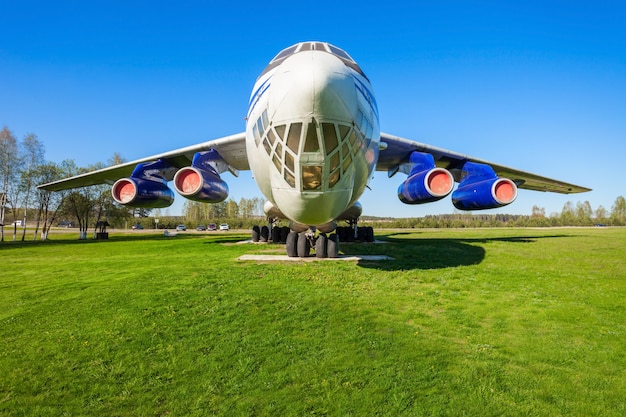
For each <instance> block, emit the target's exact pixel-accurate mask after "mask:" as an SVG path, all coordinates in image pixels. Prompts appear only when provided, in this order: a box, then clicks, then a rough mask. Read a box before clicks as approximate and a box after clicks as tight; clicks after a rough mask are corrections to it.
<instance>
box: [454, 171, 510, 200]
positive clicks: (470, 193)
mask: <svg viewBox="0 0 626 417" xmlns="http://www.w3.org/2000/svg"><path fill="white" fill-rule="evenodd" d="M516 198H517V185H515V183H514V182H513V181H511V180H510V179H507V178H499V177H498V176H497V175H496V173H495V172H494V170H493V168H491V167H490V166H489V165H485V164H478V163H474V162H466V163H465V165H463V179H462V180H461V182H460V183H459V186H458V188H457V189H456V190H455V191H454V192H453V193H452V204H454V207H456V208H458V209H459V210H484V209H492V208H498V207H502V206H506V205H507V204H511V203H512V202H513V201H515V199H516Z"/></svg>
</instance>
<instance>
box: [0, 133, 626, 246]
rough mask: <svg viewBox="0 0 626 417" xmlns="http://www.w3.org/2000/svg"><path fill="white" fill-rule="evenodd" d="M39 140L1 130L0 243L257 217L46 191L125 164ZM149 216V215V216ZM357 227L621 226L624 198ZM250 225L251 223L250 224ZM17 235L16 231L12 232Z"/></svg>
mask: <svg viewBox="0 0 626 417" xmlns="http://www.w3.org/2000/svg"><path fill="white" fill-rule="evenodd" d="M44 155H45V150H44V145H43V142H42V141H41V140H40V139H39V138H38V137H37V135H35V134H33V133H28V134H27V135H25V136H24V137H23V138H22V140H17V139H16V137H15V135H14V134H13V132H11V131H10V130H9V129H8V127H6V126H5V127H4V128H3V129H2V130H1V131H0V241H4V240H5V228H6V227H7V226H10V229H11V230H12V231H13V240H17V239H18V238H19V239H21V240H22V241H23V240H25V238H26V234H27V225H28V228H29V229H31V230H32V231H33V239H34V240H36V239H37V238H38V236H40V239H42V240H45V239H46V238H47V237H48V233H49V230H50V227H51V226H53V225H57V224H59V223H60V222H62V221H63V223H64V224H66V225H72V226H74V227H78V229H79V237H80V238H81V239H86V238H87V234H88V229H89V228H92V227H93V228H94V234H95V233H96V227H97V225H99V224H100V225H102V224H107V225H110V226H113V227H128V226H129V224H136V223H139V224H142V225H143V226H144V227H150V226H151V225H154V217H159V218H160V219H161V220H160V224H159V227H161V228H173V227H175V226H176V224H179V223H187V224H188V225H189V226H191V227H193V226H195V225H197V224H204V223H211V222H213V223H220V222H228V223H229V224H230V225H231V227H249V226H250V225H251V224H260V223H262V222H263V221H264V219H263V204H264V202H265V200H264V199H262V198H259V197H252V198H241V199H240V200H239V201H238V202H236V201H234V200H232V199H228V200H226V201H223V202H221V203H217V204H205V203H200V202H195V201H186V202H185V205H184V208H183V215H182V216H168V215H167V210H166V213H165V215H164V216H162V215H161V210H157V211H156V212H154V213H152V212H151V210H148V209H136V208H129V207H125V206H122V205H119V204H117V203H116V202H115V201H114V200H113V197H112V196H111V192H110V189H111V187H110V186H109V185H95V186H90V187H83V188H79V189H74V190H65V191H58V192H48V191H43V190H39V189H37V185H40V184H44V183H49V182H53V181H55V180H59V179H62V178H66V177H69V176H73V175H78V174H82V173H85V172H89V171H93V170H96V169H101V168H104V167H106V166H110V165H116V164H120V163H123V162H126V161H125V160H124V158H123V157H122V156H121V155H120V154H118V153H114V154H113V156H112V157H111V158H110V159H109V160H108V161H107V163H106V164H105V163H97V164H94V165H90V166H87V167H78V166H77V165H76V164H75V162H74V161H73V160H70V159H68V160H64V161H62V162H60V163H56V162H52V161H47V160H46V159H45V157H44ZM151 215H152V216H153V217H149V216H151ZM362 222H363V223H365V224H367V225H372V226H375V227H402V228H420V227H428V228H431V227H503V226H504V227H507V226H518V227H549V226H592V225H608V226H626V200H625V199H624V197H622V196H619V197H617V199H616V200H615V203H614V204H613V206H612V207H611V209H610V211H609V210H607V209H606V208H604V207H602V206H600V207H598V208H597V209H595V210H593V209H592V207H591V204H590V203H589V202H588V201H584V202H578V203H576V204H573V203H571V202H567V203H566V204H565V205H564V206H563V209H562V210H561V212H560V213H552V214H550V215H549V216H547V215H546V213H545V209H543V208H541V207H538V206H535V207H533V209H532V213H531V214H530V215H506V214H482V213H481V214H473V213H464V214H461V213H454V214H446V215H430V216H425V217H421V218H406V219H392V218H373V217H363V218H362ZM250 227H251V226H250ZM18 230H19V233H18Z"/></svg>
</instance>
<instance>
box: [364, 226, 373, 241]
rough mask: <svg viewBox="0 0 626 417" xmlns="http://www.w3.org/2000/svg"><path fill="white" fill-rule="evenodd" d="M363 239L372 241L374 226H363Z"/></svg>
mask: <svg viewBox="0 0 626 417" xmlns="http://www.w3.org/2000/svg"><path fill="white" fill-rule="evenodd" d="M365 241H366V242H373V241H374V228H373V227H371V226H368V227H366V228H365Z"/></svg>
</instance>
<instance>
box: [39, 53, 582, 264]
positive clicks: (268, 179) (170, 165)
mask: <svg viewBox="0 0 626 417" xmlns="http://www.w3.org/2000/svg"><path fill="white" fill-rule="evenodd" d="M245 120H246V126H245V131H244V132H241V133H237V134H234V135H231V136H226V137H221V138H217V139H214V140H209V141H207V142H203V143H199V144H196V145H192V146H188V147H184V148H180V149H176V150H173V151H169V152H165V153H161V154H158V155H153V156H149V157H146V158H142V159H138V160H135V161H132V162H128V163H123V164H119V165H115V166H112V167H108V168H104V169H100V170H97V171H93V172H90V173H86V174H82V175H77V176H74V177H71V178H66V179H63V180H59V181H55V182H51V183H48V184H43V185H40V186H39V188H40V189H43V190H49V191H58V190H64V189H71V188H77V187H84V186H89V185H95V184H105V183H108V184H112V189H111V192H112V195H113V198H114V199H115V201H116V202H117V203H119V204H122V205H127V206H129V207H144V208H162V207H168V206H169V205H171V204H172V202H173V201H174V193H173V191H172V190H171V189H170V188H169V186H168V182H173V187H174V189H175V190H176V191H177V193H178V194H180V195H182V196H183V197H185V198H187V199H190V200H194V201H202V202H207V203H217V202H221V201H224V200H225V199H226V198H227V197H228V185H227V183H226V182H225V181H224V180H223V179H222V177H221V174H223V173H225V172H226V171H228V172H230V173H231V174H233V175H234V176H238V174H239V171H240V170H248V169H249V170H251V171H252V174H253V176H254V179H255V181H256V183H257V185H258V187H259V189H260V190H261V192H262V193H263V195H264V196H265V198H266V199H267V203H266V204H265V207H264V211H265V214H266V215H267V218H268V220H269V221H270V226H271V225H272V224H273V223H274V222H276V221H277V220H278V219H286V220H288V221H289V228H288V229H287V230H286V231H287V233H286V237H284V241H285V243H286V247H287V254H288V255H289V256H291V257H305V256H309V255H310V251H311V248H312V247H315V253H316V256H317V257H322V258H324V257H329V258H334V257H337V256H338V241H340V240H344V239H345V238H346V235H347V236H348V238H347V239H348V240H350V239H351V238H352V237H354V234H356V233H358V230H360V229H362V230H365V238H366V239H367V240H371V239H372V238H373V234H372V231H371V230H370V231H369V232H368V229H367V228H359V227H358V226H357V224H358V219H359V217H360V216H361V214H362V207H361V205H360V203H359V202H358V199H359V197H360V196H361V195H362V194H363V192H364V190H365V188H367V186H368V181H369V180H370V179H371V178H372V174H373V171H374V170H376V171H386V172H387V174H388V176H389V177H393V176H394V175H395V174H397V173H402V174H406V175H407V177H406V179H405V180H404V181H403V182H402V183H401V184H400V185H399V187H398V191H397V195H398V198H399V199H400V200H401V201H402V202H403V203H406V204H422V203H429V202H433V201H437V200H440V199H442V198H444V197H446V196H448V195H449V194H452V196H451V197H452V204H453V205H454V207H456V208H457V209H460V210H482V209H491V208H497V207H502V206H506V205H507V204H510V203H512V202H513V201H514V200H515V199H516V197H517V193H518V188H521V189H528V190H536V191H549V192H556V193H562V194H569V193H580V192H586V191H590V189H589V188H585V187H581V186H578V185H573V184H569V183H566V182H562V181H558V180H554V179H550V178H546V177H542V176H539V175H536V174H532V173H528V172H524V171H520V170H517V169H513V168H509V167H506V166H503V165H499V164H494V163H491V162H488V161H484V160H481V159H477V158H473V157H471V156H468V155H464V154H461V153H457V152H453V151H449V150H446V149H442V148H438V147H435V146H431V145H427V144H424V143H419V142H416V141H413V140H410V139H406V138H402V137H398V136H394V135H391V134H388V133H381V132H380V126H379V113H378V105H377V103H376V98H375V95H374V92H373V89H372V85H371V83H370V80H369V78H368V77H367V76H366V75H365V73H364V72H363V70H362V69H361V67H360V66H359V65H358V64H357V63H356V61H354V59H352V57H350V55H348V53H347V52H345V51H344V50H343V49H340V48H338V47H336V46H334V45H331V44H329V43H326V42H317V41H312V42H301V43H297V44H295V45H292V46H290V47H288V48H286V49H283V50H282V51H280V52H279V53H278V54H277V55H276V56H275V57H274V58H273V59H272V60H271V61H270V62H269V64H268V65H267V66H266V67H265V69H264V70H263V71H262V72H261V74H260V75H259V77H258V78H257V80H256V83H255V84H254V87H253V89H252V92H251V94H250V100H249V103H248V111H247V114H246V117H245ZM455 182H456V183H458V186H457V188H456V190H454V191H453V188H454V185H455ZM341 221H345V222H347V223H348V224H349V226H348V227H338V222H341ZM283 229H286V227H285V228H283ZM346 229H348V232H347V233H346ZM269 230H271V229H270V228H268V227H267V226H263V229H259V228H258V227H255V229H254V230H253V233H252V235H253V240H254V239H258V238H259V234H261V235H262V237H266V236H267V234H268V231H269ZM316 232H317V233H316ZM340 238H341V239H340ZM275 240H277V238H276V239H275Z"/></svg>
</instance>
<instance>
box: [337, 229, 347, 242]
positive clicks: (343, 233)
mask: <svg viewBox="0 0 626 417" xmlns="http://www.w3.org/2000/svg"><path fill="white" fill-rule="evenodd" d="M335 233H336V234H337V238H338V239H339V241H340V242H345V241H346V229H345V227H343V226H340V227H338V228H336V229H335Z"/></svg>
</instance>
